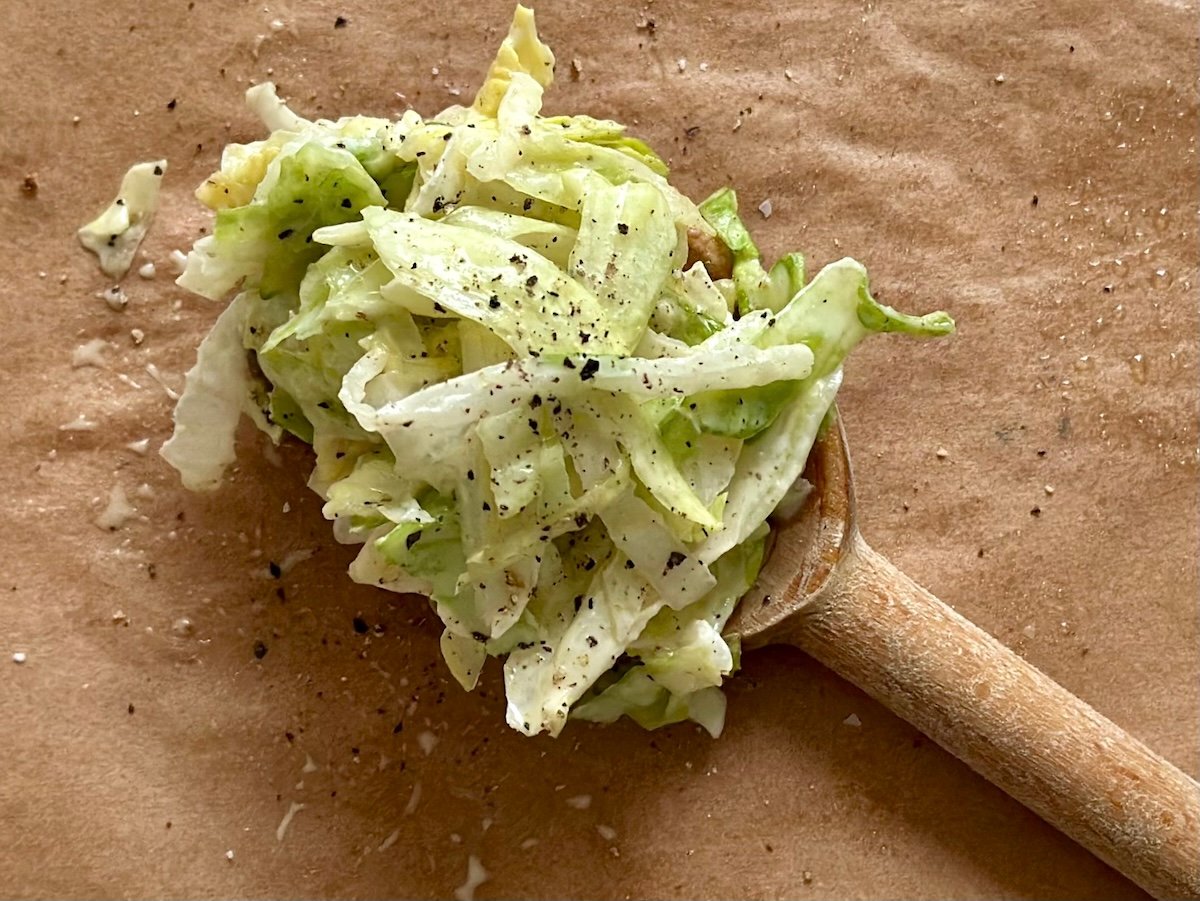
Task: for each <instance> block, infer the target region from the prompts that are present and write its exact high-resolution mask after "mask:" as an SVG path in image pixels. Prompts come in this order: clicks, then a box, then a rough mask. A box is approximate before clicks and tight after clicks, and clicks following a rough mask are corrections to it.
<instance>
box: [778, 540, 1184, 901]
mask: <svg viewBox="0 0 1200 901" xmlns="http://www.w3.org/2000/svg"><path fill="white" fill-rule="evenodd" d="M784 629H785V631H784V632H783V633H782V634H781V635H779V638H783V639H786V640H788V641H790V642H792V643H794V644H796V645H798V646H799V647H801V648H803V649H804V650H805V651H806V652H808V653H809V654H811V655H812V656H813V657H815V658H816V659H818V660H820V661H821V662H822V663H824V664H825V665H826V666H828V667H829V668H830V669H832V670H834V671H835V672H837V673H838V674H840V675H841V676H843V677H844V678H846V679H848V680H850V681H851V682H853V683H854V684H855V685H857V686H858V687H859V688H861V689H862V690H863V691H865V692H866V693H867V694H869V695H871V696H872V697H874V698H875V699H876V700H878V701H880V702H882V703H883V704H885V705H886V706H887V707H888V708H890V709H891V710H892V711H894V712H895V713H897V714H898V715H900V716H902V717H904V718H905V719H906V720H908V721H909V722H910V723H912V724H913V725H914V726H916V727H917V728H918V729H920V730H921V731H922V732H924V733H925V734H926V735H928V736H929V737H930V738H932V739H934V740H935V741H936V742H937V743H938V744H940V745H941V746H942V747H943V748H945V749H946V750H947V751H949V752H950V753H952V754H954V755H955V756H956V757H959V758H960V759H962V760H963V761H964V762H966V763H967V764H968V765H970V766H971V768H972V769H974V770H975V771H976V772H978V773H979V774H981V775H982V776H984V777H985V778H987V779H989V780H990V781H991V782H993V783H994V784H996V785H997V786H998V787H1000V788H1002V789H1003V790H1004V791H1006V792H1007V793H1008V794H1010V795H1012V796H1013V797H1014V798H1016V799H1017V800H1018V801H1020V802H1021V803H1023V804H1025V805H1026V806H1027V807H1029V808H1030V809H1032V810H1033V811H1034V812H1036V813H1038V814H1039V815H1041V816H1042V817H1043V818H1044V819H1046V820H1047V821H1048V822H1050V823H1051V824H1053V825H1054V826H1057V827H1058V828H1059V829H1061V830H1062V831H1063V832H1065V833H1066V834H1067V835H1069V836H1071V837H1072V838H1074V839H1075V840H1076V841H1078V842H1079V843H1080V844H1081V845H1083V846H1084V847H1086V848H1088V849H1089V850H1091V851H1092V852H1093V853H1094V854H1096V855H1097V856H1098V857H1100V858H1101V859H1102V860H1104V861H1105V862H1107V863H1108V864H1110V865H1111V866H1113V867H1114V868H1116V869H1117V870H1119V871H1120V872H1121V873H1123V874H1125V875H1126V876H1127V877H1128V878H1129V879H1131V880H1133V881H1134V882H1136V883H1137V884H1138V885H1140V886H1141V887H1142V888H1144V889H1145V890H1146V891H1148V892H1150V893H1151V894H1152V895H1154V896H1155V897H1157V898H1161V899H1167V898H1186V899H1198V898H1200V786H1198V785H1197V784H1196V782H1195V781H1194V780H1192V779H1190V778H1189V777H1188V776H1187V775H1185V774H1184V773H1182V772H1180V771H1179V770H1178V769H1177V768H1176V767H1174V766H1172V765H1171V764H1170V763H1168V762H1167V761H1166V760H1164V759H1163V758H1162V757H1160V756H1159V755H1157V754H1155V753H1154V752H1153V751H1152V750H1150V749H1149V748H1148V747H1146V746H1145V745H1144V744H1142V743H1141V742H1140V741H1138V740H1137V739H1135V738H1133V737H1132V736H1130V735H1129V734H1127V733H1126V732H1125V731H1124V730H1122V729H1121V728H1119V727H1118V726H1116V725H1115V724H1113V723H1112V722H1110V721H1109V720H1108V719H1106V718H1105V717H1103V716H1101V715H1100V714H1099V713H1097V712H1096V711H1095V710H1093V709H1092V708H1091V707H1090V706H1088V705H1087V704H1085V703H1084V702H1083V701H1081V700H1079V699H1078V698H1077V697H1075V696H1074V695H1072V694H1071V693H1070V692H1069V691H1067V690H1066V689H1065V688H1063V687H1062V686H1060V685H1058V684H1057V683H1056V682H1054V680H1052V679H1050V678H1049V677H1048V676H1046V675H1045V674H1044V673H1042V672H1041V671H1039V670H1038V669H1036V668H1035V667H1033V666H1031V665H1030V664H1029V663H1027V662H1025V661H1024V660H1023V659H1021V658H1020V657H1018V656H1017V655H1016V654H1014V653H1013V652H1012V651H1011V650H1009V649H1008V648H1006V647H1005V646H1004V645H1002V644H1001V643H1000V642H998V641H997V640H996V639H995V638H993V637H992V636H990V635H988V634H987V633H986V632H984V631H983V630H982V629H980V628H978V627H977V626H974V625H972V624H971V623H970V622H968V621H967V620H966V619H964V618H963V617H961V616H959V615H958V614H957V613H955V612H954V611H953V610H951V609H950V608H949V607H947V606H946V605H945V604H943V603H942V602H941V601H939V600H938V599H937V598H935V597H934V596H933V595H931V594H930V593H929V592H927V591H925V590H924V589H923V588H921V587H920V586H918V585H917V584H916V583H914V582H913V581H912V580H911V579H909V578H908V577H907V576H905V575H904V574H903V573H901V572H900V571H899V570H897V569H896V568H895V567H894V566H893V565H892V564H891V563H889V562H888V561H887V560H886V559H884V558H883V557H882V556H880V555H879V554H877V553H876V552H875V551H873V550H872V549H871V548H870V547H868V546H867V544H866V543H865V542H864V541H863V540H862V538H861V537H859V536H857V535H855V536H853V538H852V539H851V541H850V543H849V546H848V547H847V548H846V553H845V555H844V556H843V557H842V559H841V561H840V562H839V563H838V566H837V568H836V570H835V573H834V575H833V576H832V578H831V580H830V583H829V584H828V585H826V586H825V587H824V588H823V590H822V591H821V592H820V593H819V594H818V595H817V596H816V597H815V598H814V599H813V600H812V601H811V602H810V603H809V604H807V605H806V606H805V607H804V608H803V610H802V611H801V612H799V613H797V614H796V615H794V616H793V617H792V618H791V619H790V620H789V621H788V622H787V623H786V625H785V626H784Z"/></svg>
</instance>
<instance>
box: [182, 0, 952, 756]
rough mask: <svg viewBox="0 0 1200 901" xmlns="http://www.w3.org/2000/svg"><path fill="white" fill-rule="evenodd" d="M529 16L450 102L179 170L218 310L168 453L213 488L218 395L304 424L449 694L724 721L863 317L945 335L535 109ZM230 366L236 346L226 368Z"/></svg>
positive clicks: (837, 270)
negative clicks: (728, 686)
mask: <svg viewBox="0 0 1200 901" xmlns="http://www.w3.org/2000/svg"><path fill="white" fill-rule="evenodd" d="M553 61H554V57H553V54H552V53H551V52H550V50H549V48H548V47H546V46H545V44H543V43H542V42H541V41H540V39H539V38H538V36H537V30H536V28H535V24H534V18H533V13H532V12H530V11H529V10H527V9H524V8H523V7H518V8H517V11H516V14H515V16H514V19H513V25H512V28H511V29H510V31H509V34H508V36H507V37H506V38H505V40H504V42H503V43H502V45H501V48H500V50H499V52H498V53H497V56H496V59H495V61H494V62H493V63H492V66H491V68H490V69H489V71H488V74H487V77H486V79H485V81H484V83H483V86H482V87H481V88H480V91H479V94H478V95H477V97H476V98H475V101H474V103H473V104H472V105H471V106H470V107H462V106H453V107H449V108H447V109H445V110H443V111H441V112H440V113H438V114H437V115H435V116H432V117H430V118H423V117H421V116H420V115H419V114H417V113H416V112H414V111H411V110H410V111H408V112H406V113H405V114H404V115H403V116H402V117H401V118H400V119H398V120H396V121H387V120H382V119H373V118H369V117H347V118H343V119H339V120H337V121H328V120H316V121H309V120H307V119H304V118H302V117H301V116H299V115H297V114H295V113H294V112H292V111H291V110H290V109H288V107H287V106H286V104H284V103H283V101H282V100H280V99H279V98H278V97H277V96H276V95H275V93H274V89H273V88H271V87H269V86H261V87H258V88H254V89H252V90H251V92H250V94H249V95H248V100H249V102H250V103H251V105H252V107H253V108H254V109H256V110H257V111H258V112H259V113H260V115H261V117H262V118H263V120H264V123H265V124H266V125H267V126H268V128H271V129H273V131H272V133H271V135H270V136H268V137H267V138H266V139H265V140H263V141H259V142H255V143H253V144H247V145H231V146H230V147H228V148H226V150H225V153H224V154H223V156H222V167H221V170H220V171H219V172H217V173H215V174H214V175H213V176H212V177H210V178H209V179H208V180H207V181H206V182H205V183H204V185H202V186H201V189H200V190H199V192H198V195H199V197H200V199H201V200H202V201H203V202H204V203H205V204H206V205H208V206H209V207H210V208H213V209H215V210H216V211H217V227H216V229H215V230H214V233H213V234H212V235H210V236H208V237H205V238H203V239H201V240H200V241H198V242H197V244H196V246H195V247H193V248H192V252H191V254H190V255H189V257H188V264H187V268H186V270H185V272H184V273H183V275H182V276H181V277H180V279H179V283H180V284H181V285H183V286H185V287H187V288H190V289H191V290H193V291H195V292H197V293H199V294H201V295H202V296H205V297H208V298H211V299H214V300H220V299H223V298H224V297H226V296H227V295H228V294H229V293H230V292H233V291H234V290H235V289H236V290H237V291H238V293H237V296H236V298H235V300H234V301H233V302H232V304H231V305H230V306H229V307H228V308H227V309H226V311H225V313H224V314H223V315H222V316H221V317H220V318H219V319H218V321H217V324H216V326H214V328H213V331H212V333H211V334H210V335H209V336H208V338H207V339H205V341H204V343H203V344H202V345H201V349H200V353H199V356H198V359H197V363H196V366H195V367H194V368H193V369H192V370H191V372H189V373H188V379H187V387H186V389H185V391H184V393H183V396H182V397H181V398H180V400H179V403H178V405H177V407H176V412H175V434H174V436H173V437H172V439H171V440H170V441H169V442H168V443H167V445H166V446H165V447H164V448H163V455H164V456H165V457H166V458H167V459H168V461H169V462H170V463H171V464H172V465H173V466H175V467H176V468H177V469H178V470H179V471H180V473H181V474H182V476H183V478H184V482H185V484H186V485H188V486H189V487H194V488H198V489H205V488H207V489H211V488H215V487H216V485H217V484H218V483H219V481H220V478H221V472H222V470H223V469H224V468H225V467H226V466H227V465H228V463H230V462H231V461H232V460H233V458H234V447H233V432H234V426H235V425H236V423H237V420H238V417H239V415H240V413H241V412H245V413H247V414H248V415H250V416H251V417H252V418H253V419H254V421H255V422H256V423H257V424H258V425H259V427H260V428H262V429H264V430H265V431H267V432H268V433H269V434H270V435H271V436H272V438H274V439H276V440H279V438H280V437H281V436H282V434H283V433H285V432H286V433H288V434H290V435H293V436H295V437H298V438H300V439H301V440H303V441H306V442H308V443H310V444H311V445H312V447H313V449H314V451H315V454H316V465H315V468H314V470H313V473H312V476H311V478H310V480H309V485H310V487H311V488H312V489H313V490H314V491H317V492H318V493H319V494H320V495H321V496H322V498H323V499H324V501H325V503H324V507H323V512H324V515H325V516H326V517H327V518H328V519H330V520H332V523H333V532H334V535H335V537H336V538H337V540H338V541H341V542H345V543H350V544H357V545H360V551H359V553H358V556H357V558H356V559H355V560H354V563H353V564H352V565H351V567H350V576H351V578H353V579H355V580H356V581H358V582H362V583H364V584H370V585H375V586H377V587H380V588H383V589H387V590H390V591H396V592H401V593H411V592H416V593H420V594H424V595H425V596H427V597H428V598H429V603H430V604H431V605H432V607H433V610H434V611H435V612H436V614H437V616H438V618H439V619H440V620H441V622H442V628H443V631H442V636H441V650H442V654H443V656H444V658H445V660H446V663H447V666H448V668H449V671H450V673H451V674H452V675H453V676H454V678H455V679H456V680H457V681H458V682H459V683H460V684H461V685H462V686H463V687H464V688H466V689H468V690H470V689H471V688H473V687H474V686H475V684H476V683H477V681H478V680H479V678H480V674H481V672H482V670H483V669H484V667H485V666H486V663H487V659H488V658H489V657H500V658H503V659H504V666H503V678H504V685H505V692H506V695H507V704H506V711H505V716H506V719H507V721H508V723H509V725H511V726H512V727H513V728H514V729H516V730H518V731H520V732H522V733H525V734H527V735H535V734H537V733H539V732H549V733H550V734H552V735H554V734H558V733H559V732H560V731H561V730H562V728H563V727H564V725H565V724H566V722H567V721H568V719H569V718H571V717H575V718H578V719H587V720H593V721H597V722H610V721H612V720H614V719H617V718H618V717H621V716H629V717H631V718H632V719H634V720H635V721H636V722H638V723H640V724H641V725H643V726H645V727H646V728H657V727H659V726H664V725H667V724H670V723H675V722H680V721H683V720H692V721H694V722H697V723H699V724H700V725H702V726H703V727H704V728H705V729H707V730H708V731H709V732H710V733H711V734H713V735H714V736H716V735H718V734H719V733H720V731H721V729H722V726H723V723H724V717H725V698H724V695H723V694H722V693H721V688H720V686H721V684H722V682H723V680H724V679H725V678H726V677H728V676H729V675H730V674H731V673H732V672H734V671H735V670H736V669H737V666H738V660H739V656H740V649H739V648H738V647H737V644H736V642H735V641H731V639H730V638H727V637H726V636H724V635H723V634H722V631H723V629H724V626H725V623H726V622H727V621H728V619H729V616H730V615H731V613H732V612H733V610H734V607H735V606H736V604H737V602H738V600H739V599H740V598H741V597H742V595H743V594H744V593H745V592H746V591H747V590H748V589H749V587H750V586H751V585H752V584H753V583H754V580H755V578H756V577H757V575H758V571H759V568H760V566H761V564H762V557H763V549H764V547H765V546H766V540H767V537H768V535H769V530H770V525H769V518H770V517H771V515H772V513H773V512H774V511H776V510H777V509H781V508H782V509H787V508H789V507H791V506H794V505H795V503H796V502H797V497H798V496H799V493H798V491H797V489H796V487H795V486H796V485H797V484H798V483H799V479H800V474H801V472H802V470H803V468H804V464H805V460H806V458H807V456H808V452H809V449H810V447H811V446H812V443H813V441H814V439H815V437H816V435H817V432H818V430H819V429H820V427H821V424H822V422H823V421H824V420H825V419H826V417H827V416H828V415H829V413H830V411H831V409H832V405H833V402H834V398H835V396H836V394H837V390H838V386H839V385H840V384H841V377H842V369H841V367H842V362H843V360H844V359H845V357H846V355H847V354H848V353H849V352H850V351H851V350H852V349H853V348H854V346H855V345H856V344H857V343H858V342H859V341H861V340H862V339H863V338H865V337H867V336H868V335H870V334H872V333H875V332H887V331H900V332H905V333H907V334H911V335H916V336H923V337H934V336H938V335H944V334H947V333H949V332H950V331H952V329H953V322H952V321H951V320H950V318H949V317H948V316H946V315H945V314H944V313H933V314H929V315H927V316H921V317H916V316H909V315H906V314H903V313H899V312H897V311H895V310H892V309H891V308H890V307H886V306H884V305H882V304H880V303H878V302H877V301H876V300H874V298H873V297H872V296H871V293H870V290H869V285H868V281H867V274H866V270H865V269H864V268H863V267H862V265H861V264H859V263H857V262H855V261H854V260H851V259H843V260H839V261H837V262H834V263H832V264H830V265H828V266H825V267H824V268H822V269H821V270H820V271H818V272H817V273H816V274H815V275H813V276H812V277H811V278H809V277H808V273H807V271H806V267H805V265H804V258H803V257H802V256H801V255H800V254H788V255H786V256H784V257H783V259H782V260H780V261H779V262H778V263H776V264H775V265H774V266H772V267H770V268H767V267H766V266H764V264H763V263H762V260H761V256H760V254H759V252H758V249H757V247H756V246H755V244H754V242H753V240H752V238H751V237H750V234H749V232H748V230H747V229H746V227H745V224H744V223H743V222H742V220H741V219H740V217H739V215H738V210H737V198H736V196H735V195H734V194H733V192H732V191H731V190H729V189H722V190H719V191H718V192H716V193H715V194H714V195H712V197H710V198H709V199H708V200H706V201H704V202H703V203H701V204H699V205H697V204H695V203H693V202H692V201H691V200H689V199H688V198H687V197H685V196H684V195H682V194H681V193H680V192H679V191H678V190H676V189H675V188H674V187H673V186H672V185H671V184H670V182H669V181H668V178H667V176H668V172H667V168H666V166H665V164H664V163H663V161H662V160H661V159H660V158H659V157H658V156H657V155H656V154H655V153H654V152H653V151H652V150H651V149H650V148H649V147H648V146H647V145H645V144H644V143H643V142H641V141H640V140H638V139H636V138H634V137H632V136H628V135H626V134H625V132H624V128H623V126H621V125H620V124H619V123H616V122H610V121H607V120H598V119H593V118H591V117H588V116H555V117H552V118H547V117H543V116H541V114H540V111H541V103H542V96H543V93H544V91H545V90H546V89H547V88H549V87H550V85H551V83H552V78H553ZM248 360H249V362H247V361H248Z"/></svg>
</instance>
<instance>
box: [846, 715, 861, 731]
mask: <svg viewBox="0 0 1200 901" xmlns="http://www.w3.org/2000/svg"><path fill="white" fill-rule="evenodd" d="M842 725H844V726H850V727H851V728H854V729H857V728H858V727H859V726H861V725H862V720H860V719H859V718H858V714H857V713H852V714H850V715H849V716H848V717H846V718H845V719H844V720H842Z"/></svg>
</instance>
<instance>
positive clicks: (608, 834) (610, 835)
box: [596, 823, 617, 842]
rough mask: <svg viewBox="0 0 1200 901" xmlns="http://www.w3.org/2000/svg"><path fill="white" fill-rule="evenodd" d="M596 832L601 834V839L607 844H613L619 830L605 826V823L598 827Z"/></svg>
mask: <svg viewBox="0 0 1200 901" xmlns="http://www.w3.org/2000/svg"><path fill="white" fill-rule="evenodd" d="M596 831H597V832H599V833H600V837H601V838H602V839H604V840H605V841H606V842H611V841H612V840H613V839H615V838H616V837H617V830H616V829H614V828H613V827H612V826H605V825H604V824H603V823H601V824H599V825H598V826H597V827H596Z"/></svg>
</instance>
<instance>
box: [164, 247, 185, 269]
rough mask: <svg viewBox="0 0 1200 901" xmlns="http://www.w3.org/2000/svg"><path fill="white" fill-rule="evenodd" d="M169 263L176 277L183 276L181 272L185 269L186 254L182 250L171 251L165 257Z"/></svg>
mask: <svg viewBox="0 0 1200 901" xmlns="http://www.w3.org/2000/svg"><path fill="white" fill-rule="evenodd" d="M167 259H168V260H169V261H170V263H171V269H172V271H174V273H175V274H176V275H183V270H184V269H186V268H187V254H185V253H184V252H183V251H182V250H172V251H171V253H170V254H169V255H168V256H167Z"/></svg>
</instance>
